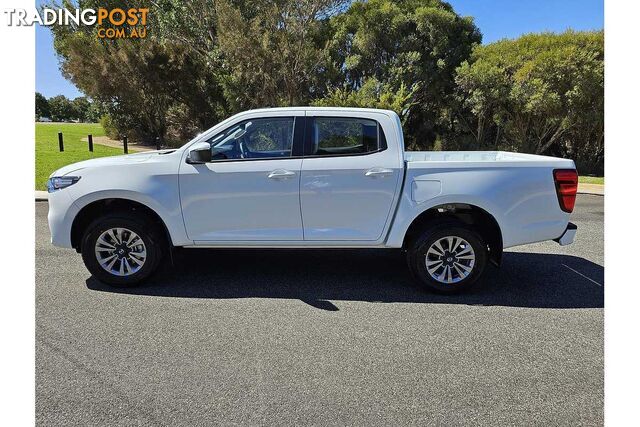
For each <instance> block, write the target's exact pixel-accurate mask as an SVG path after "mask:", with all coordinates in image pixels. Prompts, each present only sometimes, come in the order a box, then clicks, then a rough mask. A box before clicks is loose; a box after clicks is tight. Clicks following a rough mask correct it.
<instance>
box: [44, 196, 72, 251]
mask: <svg viewBox="0 0 640 427" xmlns="http://www.w3.org/2000/svg"><path fill="white" fill-rule="evenodd" d="M78 211H79V209H78V208H77V206H76V205H75V203H73V199H72V198H71V195H70V194H69V192H68V191H67V189H66V188H65V189H62V190H57V191H54V192H53V193H49V213H48V215H47V219H48V222H49V231H50V232H51V243H53V245H54V246H59V247H62V248H71V225H72V224H73V219H74V218H75V216H76V215H77V214H78Z"/></svg>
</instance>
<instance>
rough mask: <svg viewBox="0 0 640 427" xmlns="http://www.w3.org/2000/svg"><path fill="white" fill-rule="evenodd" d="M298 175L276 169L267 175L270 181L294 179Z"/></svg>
mask: <svg viewBox="0 0 640 427" xmlns="http://www.w3.org/2000/svg"><path fill="white" fill-rule="evenodd" d="M295 175H296V173H295V172H291V171H288V170H286V169H276V170H274V171H271V172H270V173H269V175H267V178H269V179H287V178H292V177H294V176H295Z"/></svg>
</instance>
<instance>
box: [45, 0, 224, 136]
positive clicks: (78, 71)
mask: <svg viewBox="0 0 640 427" xmlns="http://www.w3.org/2000/svg"><path fill="white" fill-rule="evenodd" d="M136 6H148V4H147V3H145V2H142V1H117V0H111V1H107V2H104V1H100V2H98V1H97V0H87V1H85V2H83V7H96V8H97V7H106V8H113V7H121V8H125V9H126V8H128V7H136ZM149 15H150V16H153V14H152V13H151V12H150V14H149ZM154 25H158V24H157V23H155V22H154V21H150V22H149V23H148V28H147V31H148V33H149V35H148V36H147V37H146V38H143V39H115V40H108V39H100V38H98V37H97V34H96V31H97V28H96V27H84V26H73V25H71V26H56V27H53V32H54V46H55V48H56V51H57V53H58V54H59V57H60V59H61V68H62V71H63V73H64V75H65V76H67V77H68V78H69V79H70V80H71V81H73V82H74V83H75V84H76V86H78V88H80V89H81V90H82V91H83V92H84V93H86V94H87V95H88V96H90V97H91V98H92V99H93V100H94V101H98V102H100V104H101V105H102V106H103V107H104V110H105V111H104V112H105V113H108V114H109V116H110V117H111V119H112V122H113V124H114V126H115V127H116V128H117V129H118V132H119V133H120V134H122V135H128V136H129V137H130V138H135V139H139V140H142V141H146V142H153V141H155V139H156V138H160V139H161V140H164V138H165V137H166V136H167V134H168V133H171V130H172V125H173V123H171V121H170V120H168V119H169V118H168V113H169V111H171V110H172V109H175V108H182V109H186V110H187V111H188V114H186V115H185V116H184V117H187V118H188V120H190V121H191V122H194V123H195V124H196V126H197V127H198V128H203V127H206V126H211V125H212V124H214V123H215V122H217V121H218V120H219V119H220V116H221V115H219V113H220V109H217V108H216V107H217V106H218V105H219V103H220V97H221V93H220V92H219V91H216V84H215V82H212V81H211V79H210V78H209V76H208V75H207V73H206V67H204V66H203V64H202V61H201V59H200V58H198V57H197V56H195V55H191V54H190V53H191V52H190V49H189V48H188V46H185V45H183V44H180V43H178V42H176V41H175V40H171V39H162V38H161V37H160V36H161V35H160V34H156V35H155V36H152V34H153V31H154V29H155V28H156V27H154ZM189 136H192V135H189Z"/></svg>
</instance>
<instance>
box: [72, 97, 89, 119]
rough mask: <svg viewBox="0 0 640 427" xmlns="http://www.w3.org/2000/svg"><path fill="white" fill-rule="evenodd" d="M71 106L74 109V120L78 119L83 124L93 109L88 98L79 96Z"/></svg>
mask: <svg viewBox="0 0 640 427" xmlns="http://www.w3.org/2000/svg"><path fill="white" fill-rule="evenodd" d="M71 106H72V107H73V118H75V119H78V120H79V121H81V122H86V121H87V114H88V112H89V108H90V107H91V103H90V102H89V100H88V99H87V97H86V96H79V97H77V98H75V99H74V100H73V101H71Z"/></svg>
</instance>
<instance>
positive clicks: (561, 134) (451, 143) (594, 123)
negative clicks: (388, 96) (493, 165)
mask: <svg viewBox="0 0 640 427" xmlns="http://www.w3.org/2000/svg"><path fill="white" fill-rule="evenodd" d="M456 81H457V84H458V88H457V93H458V105H457V107H458V111H457V112H458V113H459V114H458V115H457V116H456V120H455V128H456V130H457V132H453V133H452V134H451V135H450V136H449V138H448V140H447V143H446V144H445V146H446V147H448V148H452V149H456V148H463V149H501V150H514V151H522V152H527V153H535V154H545V155H554V156H563V157H569V158H573V159H576V161H577V163H578V167H579V169H580V170H586V171H591V172H595V173H598V174H602V173H603V172H604V170H603V167H604V34H603V33H602V32H582V33H576V32H572V31H568V32H566V33H563V34H560V35H557V34H530V35H526V36H523V37H520V38H519V39H516V40H503V41H500V42H497V43H493V44H490V45H487V46H480V47H478V48H476V49H475V50H474V52H473V54H472V56H471V58H469V60H468V61H466V62H465V63H464V64H463V65H462V66H461V67H460V68H459V69H458V73H457V78H456Z"/></svg>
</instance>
